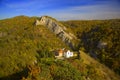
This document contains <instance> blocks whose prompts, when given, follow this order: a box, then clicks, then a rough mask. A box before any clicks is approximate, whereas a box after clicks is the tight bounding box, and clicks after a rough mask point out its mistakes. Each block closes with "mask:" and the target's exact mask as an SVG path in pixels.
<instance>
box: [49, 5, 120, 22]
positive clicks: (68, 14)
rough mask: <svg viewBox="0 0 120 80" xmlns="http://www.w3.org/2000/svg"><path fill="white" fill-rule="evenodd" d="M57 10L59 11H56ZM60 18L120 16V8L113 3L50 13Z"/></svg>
mask: <svg viewBox="0 0 120 80" xmlns="http://www.w3.org/2000/svg"><path fill="white" fill-rule="evenodd" d="M56 12H57V13H56ZM48 15H51V16H53V17H56V18H57V19H59V20H70V19H90V20H91V19H112V18H120V8H119V7H118V6H113V4H109V5H106V4H99V5H85V6H75V7H69V8H66V9H61V10H56V11H53V12H50V13H48Z"/></svg>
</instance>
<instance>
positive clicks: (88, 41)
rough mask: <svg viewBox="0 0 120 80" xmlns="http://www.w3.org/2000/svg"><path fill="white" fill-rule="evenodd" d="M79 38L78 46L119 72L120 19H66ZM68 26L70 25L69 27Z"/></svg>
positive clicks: (65, 23) (66, 23)
mask: <svg viewBox="0 0 120 80" xmlns="http://www.w3.org/2000/svg"><path fill="white" fill-rule="evenodd" d="M62 23H63V24H64V25H66V26H68V28H70V29H71V30H72V31H73V33H74V34H75V35H76V36H77V37H78V38H79V39H80V42H79V46H78V48H81V49H83V50H84V51H86V52H88V53H89V54H90V55H91V56H92V57H94V58H96V59H98V60H99V61H100V62H101V63H104V64H105V65H107V66H108V67H110V69H112V70H114V71H115V72H116V73H117V74H120V37H119V35H120V20H119V19H116V20H115V19H114V20H91V21H66V22H62ZM69 26H70V27H69Z"/></svg>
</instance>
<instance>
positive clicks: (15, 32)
mask: <svg viewBox="0 0 120 80" xmlns="http://www.w3.org/2000/svg"><path fill="white" fill-rule="evenodd" d="M36 19H38V17H27V16H17V17H14V18H10V19H4V20H0V80H26V79H27V80H119V78H120V77H119V76H118V75H116V74H115V73H114V72H113V71H111V70H110V69H109V68H107V67H105V66H104V65H101V64H100V63H99V62H97V61H96V60H94V59H92V58H91V57H90V56H89V55H87V54H86V53H84V52H83V51H86V52H89V51H90V50H91V49H90V48H89V47H90V44H91V42H89V41H91V39H90V40H88V39H85V38H84V37H86V38H88V37H87V36H89V37H90V36H91V35H92V34H91V31H92V30H94V28H95V27H94V26H93V27H92V26H91V25H90V26H91V27H88V26H85V25H89V24H90V23H91V22H89V21H88V22H87V23H86V22H85V23H84V26H85V28H82V26H81V27H79V26H80V25H81V24H82V22H81V21H78V22H77V23H76V21H75V23H74V21H73V23H72V24H73V25H72V26H71V25H70V24H69V23H68V22H69V21H68V22H64V23H63V24H64V25H65V27H66V29H68V31H70V32H71V33H75V35H76V36H77V37H78V38H79V39H80V40H81V42H79V46H78V48H76V50H77V51H75V52H74V53H78V51H79V48H80V49H81V50H80V52H82V54H80V55H81V56H80V57H81V58H80V57H79V58H78V57H77V56H74V57H72V58H69V59H64V60H58V59H56V58H55V57H54V56H55V55H54V54H53V51H54V50H57V49H61V48H66V49H70V48H69V47H68V46H67V45H66V44H65V43H64V42H62V41H61V40H60V38H58V37H57V36H56V35H55V34H54V33H53V32H51V31H50V30H49V29H48V28H47V27H46V26H43V25H37V26H36V25H35V21H36ZM101 22H102V21H100V22H99V21H97V22H94V21H93V23H94V24H98V23H101ZM110 22H111V21H110ZM70 23H71V22H70ZM79 23H80V24H79ZM107 23H108V22H107ZM118 23H119V22H118ZM58 24H59V22H58ZM94 24H93V25H94ZM74 25H76V26H74ZM69 26H71V27H69ZM88 28H89V29H88ZM99 28H101V27H99V26H98V29H99ZM86 29H87V30H86ZM103 29H104V28H102V29H100V30H103ZM83 33H84V34H83ZM88 33H90V34H89V35H88ZM96 33H97V32H96ZM117 33H118V32H117ZM99 34H101V33H99ZM106 34H107V33H106ZM114 34H116V33H114ZM83 35H84V36H83ZM98 36H99V35H98ZM90 38H93V39H94V38H95V39H96V37H95V36H93V37H90ZM113 38H114V37H113ZM103 39H104V38H103ZM85 41H86V42H89V44H87V45H85V43H86V42H85ZM107 41H108V40H107ZM116 42H117V41H116ZM118 43H119V42H118ZM91 47H92V48H94V45H92V46H91ZM118 47H119V46H118ZM83 48H84V49H83ZM109 48H111V47H107V49H109ZM115 49H116V52H118V50H117V48H116V47H115ZM98 50H100V49H96V48H95V51H96V52H98ZM92 51H93V49H92ZM104 52H105V50H104ZM78 54H79V53H78ZM118 55H119V54H118ZM118 55H117V57H118ZM105 59H106V57H105ZM105 59H101V56H100V60H101V61H102V60H105ZM116 59H118V58H116ZM103 62H104V61H103ZM116 62H117V60H116ZM118 65H119V64H118ZM118 65H117V66H116V68H115V69H118ZM113 69H114V68H113ZM118 70H119V69H118Z"/></svg>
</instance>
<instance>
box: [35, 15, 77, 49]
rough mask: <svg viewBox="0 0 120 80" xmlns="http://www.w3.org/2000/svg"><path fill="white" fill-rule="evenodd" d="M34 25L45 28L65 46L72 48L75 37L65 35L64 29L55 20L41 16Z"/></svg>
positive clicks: (69, 34) (68, 34)
mask: <svg viewBox="0 0 120 80" xmlns="http://www.w3.org/2000/svg"><path fill="white" fill-rule="evenodd" d="M35 24H36V26H37V25H44V26H46V27H47V28H48V29H49V30H51V31H52V32H53V33H55V34H56V35H57V36H58V37H59V38H60V39H61V40H62V41H64V42H65V43H66V44H67V45H69V46H70V47H71V48H73V47H74V42H73V40H75V39H76V37H75V36H74V35H73V34H72V33H67V32H66V27H65V26H63V25H62V24H61V23H59V22H58V21H57V20H55V19H53V18H51V17H48V16H42V17H41V18H40V20H36V23H35Z"/></svg>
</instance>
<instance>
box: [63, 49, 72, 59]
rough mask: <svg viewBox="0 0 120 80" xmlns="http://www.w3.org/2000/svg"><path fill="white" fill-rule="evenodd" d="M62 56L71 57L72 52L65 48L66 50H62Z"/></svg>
mask: <svg viewBox="0 0 120 80" xmlns="http://www.w3.org/2000/svg"><path fill="white" fill-rule="evenodd" d="M64 57H65V58H70V57H73V52H70V50H67V52H64Z"/></svg>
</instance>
